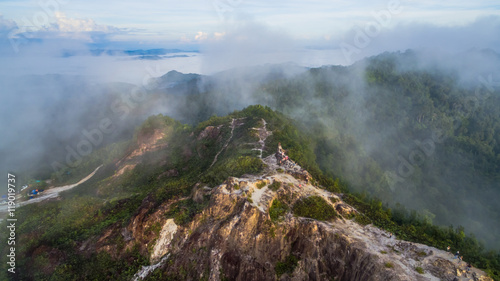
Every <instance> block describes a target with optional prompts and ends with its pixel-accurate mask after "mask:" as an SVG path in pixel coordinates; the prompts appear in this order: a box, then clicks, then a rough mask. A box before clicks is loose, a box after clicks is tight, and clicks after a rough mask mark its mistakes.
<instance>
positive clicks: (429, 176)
mask: <svg viewBox="0 0 500 281" xmlns="http://www.w3.org/2000/svg"><path fill="white" fill-rule="evenodd" d="M471 60H472V61H473V60H478V64H479V65H480V64H481V63H480V62H481V61H487V62H488V63H489V65H493V67H492V68H489V69H488V71H484V70H480V68H478V69H470V68H464V67H463V65H468V64H469V63H470V61H471ZM446 62H450V63H449V64H447V63H446ZM451 62H453V63H451ZM460 62H462V63H463V65H460ZM493 70H496V71H497V72H494V71H493ZM499 70H500V57H499V55H498V54H496V53H493V52H490V51H470V52H468V53H464V54H460V56H458V57H453V58H451V59H449V60H445V59H443V60H441V61H440V60H435V61H433V60H432V59H425V56H422V55H421V54H419V53H416V52H413V51H407V52H405V53H385V54H382V55H379V56H375V57H371V58H368V59H365V60H363V61H360V62H358V63H355V64H354V65H351V66H348V67H343V66H325V67H321V68H313V69H303V68H300V67H297V66H290V65H284V66H263V67H253V68H247V69H237V70H231V71H227V72H222V73H219V74H216V75H213V76H201V75H195V74H189V75H184V74H181V73H178V72H172V73H168V74H166V75H165V76H163V77H160V78H157V79H155V80H154V81H151V84H150V85H148V87H146V89H147V93H148V96H147V99H146V100H145V101H142V102H141V103H138V104H137V106H133V107H129V108H128V112H126V114H125V111H124V110H122V111H120V110H119V109H120V106H119V105H118V106H116V105H115V107H113V105H112V104H113V102H114V101H115V100H116V98H117V97H121V96H124V95H128V94H129V93H130V89H131V88H132V87H133V86H132V85H127V84H109V85H105V86H102V87H101V88H99V91H103V92H105V93H108V95H93V96H92V100H91V101H92V105H93V106H92V110H93V112H95V114H93V115H82V116H81V118H79V119H78V121H79V123H78V124H81V125H82V126H81V127H79V128H77V129H74V131H73V133H71V131H70V130H66V131H65V134H66V135H65V138H63V139H61V138H59V139H57V140H58V141H57V142H55V141H53V139H51V138H58V137H57V134H52V135H50V136H48V137H47V136H45V135H42V136H41V137H40V139H41V140H42V141H43V143H44V144H46V146H44V147H45V148H50V150H51V151H55V153H51V154H50V156H47V154H44V157H43V159H44V160H43V161H40V163H41V165H40V166H41V167H42V170H43V173H39V174H38V176H40V177H42V176H48V174H50V173H52V172H53V170H52V169H51V167H50V163H52V162H53V161H54V160H58V161H60V162H61V163H64V156H65V155H66V151H65V150H64V149H62V150H61V149H60V147H57V148H55V147H54V143H64V144H66V143H72V142H76V141H78V139H79V138H81V136H80V131H81V129H82V128H89V127H90V126H88V124H95V123H96V122H98V120H99V119H101V118H102V117H105V116H108V117H110V118H111V119H112V120H113V121H114V124H115V125H116V131H115V133H114V134H113V136H112V138H111V137H108V138H106V140H105V141H104V142H103V144H105V143H106V142H107V143H112V142H114V141H120V140H127V139H129V138H130V137H131V136H132V130H131V128H133V127H134V126H136V125H138V124H140V122H142V121H143V120H144V119H145V118H146V117H147V116H148V115H151V114H152V113H159V112H161V113H163V114H165V115H168V116H171V117H173V118H175V119H177V120H180V121H181V122H182V123H186V124H190V125H194V126H196V125H198V124H199V123H200V122H203V121H205V120H207V119H209V118H210V117H211V116H214V115H217V116H223V115H225V114H228V113H230V112H232V111H233V110H240V109H242V108H244V107H246V106H248V105H251V104H261V105H267V106H269V107H271V108H272V109H275V110H277V111H279V112H282V113H283V114H285V116H288V117H290V118H292V119H293V120H295V122H296V125H297V128H298V129H299V131H300V132H301V133H303V134H304V135H305V136H307V140H306V142H307V143H308V145H309V146H310V147H311V153H314V155H311V156H307V157H313V156H314V158H315V161H314V163H315V164H317V165H318V167H319V168H320V169H321V171H322V173H325V174H326V175H328V176H331V177H333V178H338V179H339V180H340V182H341V183H342V184H340V185H342V186H344V187H346V186H348V187H349V189H350V190H351V191H355V192H359V193H363V194H364V195H362V196H367V195H370V196H374V197H376V198H379V199H380V200H382V202H384V203H385V204H388V205H389V206H390V207H391V208H392V212H393V214H394V216H395V217H397V214H398V213H406V210H418V211H419V215H418V216H420V218H421V219H423V220H425V221H427V222H433V223H436V224H440V225H444V226H449V225H454V226H459V225H461V226H464V227H465V231H466V232H468V233H469V232H470V233H474V234H475V236H476V237H477V238H478V239H479V240H481V241H484V242H486V247H487V248H489V249H498V248H500V244H499V243H500V242H498V239H497V238H498V237H500V223H499V221H500V205H498V203H497V202H496V201H497V199H498V198H500V186H499V185H500V113H499V110H498V108H500V96H499V95H500V92H499V89H498V87H497V86H495V85H496V84H494V83H493V84H492V83H489V84H488V81H490V82H491V77H492V76H493V81H495V77H498V73H500V72H498V71H499ZM488 77H490V78H488ZM58 79H59V78H58ZM485 81H486V83H485ZM90 90H93V89H90ZM75 99H77V98H76V97H74V98H72V99H67V100H65V101H59V102H56V103H55V105H54V104H53V105H48V106H49V108H56V107H58V108H61V107H64V106H65V104H64V103H67V104H71V105H72V106H75V107H76V105H77V104H78V103H77V102H76V101H75ZM78 99H82V98H81V97H79V98H78ZM98 99H102V102H97V101H96V100H98ZM89 100H90V99H89ZM79 102H81V100H80V101H79ZM85 126H87V127H85ZM103 144H102V145H103ZM119 146H120V144H115V145H114V148H113V147H111V148H109V147H108V148H106V149H107V150H109V151H110V153H116V155H118V154H119V153H118V151H121V150H120V149H121V148H120V147H119ZM122 146H126V144H122ZM96 149H97V148H96ZM113 149H114V150H113ZM113 151H114V152H113ZM50 157H52V158H50ZM54 158H55V159H54ZM101 160H102V159H101ZM101 160H95V163H92V165H90V164H89V165H87V166H85V165H81V166H78V167H77V168H71V167H68V171H66V173H65V177H63V178H62V180H63V181H68V180H70V179H77V177H78V176H81V175H85V174H86V173H88V172H89V171H91V170H92V169H93V168H95V166H97V165H95V166H93V164H97V163H98V162H99V161H101ZM33 161H35V160H33ZM109 161H111V160H109ZM35 162H36V161H35ZM37 163H38V162H37ZM86 163H89V162H86ZM247 164H248V165H252V164H251V163H247ZM218 180H219V179H214V182H215V181H218ZM414 215H415V214H414ZM415 216H417V215H415ZM401 219H402V218H401Z"/></svg>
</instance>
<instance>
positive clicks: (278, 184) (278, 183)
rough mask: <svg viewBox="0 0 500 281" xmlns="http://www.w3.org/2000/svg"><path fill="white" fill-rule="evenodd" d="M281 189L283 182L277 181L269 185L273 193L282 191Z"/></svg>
mask: <svg viewBox="0 0 500 281" xmlns="http://www.w3.org/2000/svg"><path fill="white" fill-rule="evenodd" d="M280 187H281V182H280V181H276V180H275V181H274V182H273V183H272V184H271V185H269V189H271V190H272V191H276V190H278V189H280Z"/></svg>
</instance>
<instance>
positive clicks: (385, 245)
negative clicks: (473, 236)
mask: <svg viewBox="0 0 500 281" xmlns="http://www.w3.org/2000/svg"><path fill="white" fill-rule="evenodd" d="M237 122H238V119H233V120H232V122H231V128H232V129H233V130H234V127H236V126H237V125H238V124H237ZM262 124H263V126H265V124H266V123H265V121H263V122H262ZM207 128H208V127H207ZM252 129H253V130H255V131H257V132H258V133H259V143H260V141H262V143H260V144H261V145H262V146H260V147H262V148H263V143H264V141H265V137H267V136H269V135H270V133H267V132H266V128H265V127H263V128H260V129H256V128H252ZM218 130H220V128H219V127H212V128H210V129H205V130H203V131H202V132H201V133H200V135H199V136H198V138H207V137H218V135H219V134H220V131H219V132H217V131H218ZM261 136H263V137H261ZM231 137H232V134H230V137H229V138H228V139H226V140H225V141H226V144H227V143H228V142H229V141H230V140H231ZM224 148H225V147H223V149H224ZM262 148H261V149H262ZM221 151H222V150H221ZM216 159H217V158H215V159H214V161H216ZM262 160H263V161H264V162H265V164H266V168H265V170H264V172H263V173H262V174H261V175H244V176H242V177H239V178H237V177H230V178H228V179H227V180H226V181H225V182H224V183H222V184H221V185H219V186H217V187H214V188H208V187H206V186H203V185H202V184H200V183H198V184H196V185H195V186H194V187H193V190H192V192H191V195H190V199H192V200H193V201H194V202H197V203H199V204H202V203H203V204H206V202H207V201H204V200H205V199H204V198H205V197H206V195H210V201H209V202H208V206H207V207H206V208H205V209H203V211H201V212H200V213H198V214H197V215H196V216H195V217H194V219H193V220H192V221H191V222H189V223H188V224H186V225H177V224H176V223H175V221H174V220H173V219H172V218H167V217H166V216H165V214H166V213H168V211H169V210H170V209H171V207H172V205H173V204H174V203H175V202H178V201H180V200H184V199H186V198H173V199H170V200H168V201H166V202H163V203H162V204H161V205H160V206H156V205H155V204H154V203H153V200H151V198H148V197H147V198H145V199H144V200H143V202H142V204H141V206H140V208H139V209H138V210H137V211H136V213H135V214H134V216H133V218H132V219H131V221H130V223H129V224H128V225H127V226H126V227H123V226H121V225H116V226H113V227H111V228H109V229H108V230H107V231H106V232H105V233H104V235H103V236H101V237H100V238H99V239H98V242H97V244H95V243H94V244H92V243H88V244H89V245H85V247H86V248H87V250H95V251H97V252H99V251H108V252H110V253H111V254H112V255H113V256H114V257H119V256H120V255H121V254H122V253H124V252H125V251H126V250H127V249H130V248H131V247H132V246H134V245H138V247H139V249H140V252H141V253H142V254H143V255H146V256H148V257H150V261H151V265H150V266H148V267H143V268H142V269H141V271H140V272H138V273H137V274H136V276H135V278H136V280H141V279H142V278H144V277H146V276H147V275H148V274H150V273H151V272H152V271H154V270H159V271H162V275H163V276H170V277H172V279H178V280H213V281H216V280H245V281H247V280H248V281H252V280H255V281H257V280H282V281H285V280H297V281H298V280H346V281H351V280H352V281H355V280H360V281H361V280H362V281H371V280H373V281H375V280H397V281H400V280H408V281H410V280H411V281H413V280H436V281H437V280H453V279H454V278H458V279H459V280H483V281H486V280H491V279H488V278H487V277H485V274H484V272H481V271H480V270H478V269H473V270H472V272H471V274H470V276H468V277H469V278H473V274H474V275H475V276H476V278H475V279H466V277H465V271H464V269H465V264H464V263H462V264H459V263H458V262H457V261H453V260H452V259H451V258H452V257H450V255H449V254H448V253H446V252H444V251H441V250H438V249H435V248H432V247H428V246H426V245H421V244H417V243H410V242H406V241H401V240H398V239H396V238H394V237H391V236H390V235H389V234H388V233H387V232H385V231H383V230H381V229H378V228H376V227H373V226H371V225H367V226H362V225H359V224H357V223H356V222H354V221H353V220H351V219H350V218H351V217H352V215H353V214H355V213H357V211H356V210H355V208H353V207H352V206H350V205H348V204H346V203H345V202H343V201H342V200H341V197H340V196H339V195H337V194H332V193H330V192H328V191H326V190H324V189H321V188H319V187H318V186H315V185H314V184H315V181H314V180H312V178H311V175H310V174H309V173H308V172H307V171H305V170H304V169H302V168H301V167H300V166H298V165H297V164H295V163H293V161H291V160H287V161H289V163H288V164H287V165H282V166H280V165H278V161H277V159H276V157H275V156H274V155H271V156H268V157H265V158H263V159H262ZM165 173H167V174H169V176H173V175H174V174H175V173H173V172H169V171H166V172H165ZM167 174H165V176H167ZM274 182H279V183H280V184H279V186H277V187H276V186H274V187H272V188H271V184H272V183H274ZM309 196H319V197H321V198H323V199H324V200H325V202H327V204H329V205H331V206H332V207H333V208H334V209H335V210H336V211H337V212H338V213H339V215H340V216H339V217H338V218H337V219H335V220H332V221H318V220H314V219H309V218H303V217H297V216H294V215H293V214H292V213H291V212H288V213H286V214H285V215H284V217H283V218H282V220H281V221H272V220H271V217H270V215H269V209H270V208H271V206H272V203H273V201H274V200H280V201H282V202H285V203H286V204H288V205H289V206H290V207H291V206H293V204H294V203H295V202H296V201H297V200H300V199H301V198H304V197H309ZM155 227H156V228H157V229H158V231H157V232H155V231H152V229H154V228H155ZM116 237H122V239H123V240H124V246H123V247H122V248H121V249H119V248H117V247H116V246H114V245H113V241H115V240H116ZM291 256H293V257H295V259H296V261H297V263H296V264H292V265H288V268H287V269H288V270H285V271H280V272H277V271H276V268H277V266H278V265H279V263H283V264H286V261H287V259H288V258H289V257H291ZM417 268H418V269H419V271H423V273H422V272H420V273H419V272H418V271H417ZM278 273H281V274H279V275H278Z"/></svg>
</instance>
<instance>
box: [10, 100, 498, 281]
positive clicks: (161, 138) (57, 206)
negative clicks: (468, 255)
mask: <svg viewBox="0 0 500 281" xmlns="http://www.w3.org/2000/svg"><path fill="white" fill-rule="evenodd" d="M279 142H281V145H282V146H283V148H285V149H286V150H287V155H288V156H289V157H290V159H293V160H295V161H297V162H292V161H287V162H286V164H285V165H282V166H278V165H277V159H276V156H275V152H276V147H278V143H279ZM106 151H107V150H105V151H99V152H96V153H97V154H100V156H101V159H107V158H109V157H111V160H108V161H107V162H105V163H108V164H106V165H105V166H103V167H102V168H101V169H99V170H98V171H97V172H96V174H95V175H94V176H93V177H92V178H90V179H89V180H88V181H86V182H85V183H83V184H81V185H79V186H77V187H75V188H74V189H72V190H69V191H66V192H63V193H61V195H60V198H59V199H57V200H52V201H48V202H42V203H37V204H31V205H28V206H24V207H23V208H21V209H19V210H18V214H17V215H18V218H19V220H20V221H22V224H21V225H20V226H19V229H18V230H17V231H18V232H17V234H18V237H19V245H20V247H19V249H18V251H19V252H18V256H19V260H18V267H19V268H22V269H23V270H22V271H21V270H20V271H18V273H17V274H18V275H16V278H17V280H130V279H136V278H139V279H141V278H143V277H144V278H146V279H148V278H149V280H277V279H279V280H438V279H444V280H453V278H454V277H456V276H457V275H462V274H463V271H462V270H463V269H464V264H463V263H462V265H461V269H459V270H458V271H457V270H456V269H457V266H456V265H454V264H453V263H450V262H449V261H448V260H449V256H448V257H446V256H445V255H444V253H443V252H442V251H440V250H437V249H434V248H430V247H427V246H423V245H420V244H412V243H408V242H404V241H398V240H396V239H389V238H388V237H387V232H385V231H383V230H380V229H378V228H375V227H373V226H371V225H366V226H363V225H362V224H360V223H363V224H366V222H367V220H368V221H369V220H370V218H367V217H366V216H365V215H364V214H362V213H360V212H358V211H357V210H355V209H354V208H353V207H351V206H350V205H349V204H347V203H346V200H345V199H350V198H351V197H350V195H349V196H348V195H346V194H344V195H342V194H340V193H339V189H338V186H337V185H338V183H336V182H335V181H333V180H331V179H328V178H327V177H325V176H324V175H323V174H322V173H321V171H320V170H319V169H318V168H317V166H315V158H314V157H313V155H314V153H313V151H312V148H311V147H310V146H309V144H308V142H307V137H306V136H305V135H304V134H303V133H301V132H300V131H298V130H297V129H296V127H295V126H294V124H293V121H291V120H289V119H287V118H285V117H284V116H283V115H281V114H279V113H276V112H273V111H272V110H270V109H269V108H265V107H262V106H252V107H249V108H247V109H245V110H243V111H241V112H234V113H232V114H230V115H229V116H225V117H213V118H211V119H210V120H208V121H206V122H203V123H201V124H199V126H197V127H196V128H191V127H189V126H186V125H183V124H181V123H179V122H177V121H175V120H173V119H170V118H168V117H164V116H161V115H159V116H154V117H151V118H149V119H148V120H147V121H146V122H145V123H144V124H143V125H142V126H141V127H140V128H138V130H137V132H136V134H135V137H134V139H133V140H132V141H131V143H130V145H129V147H128V149H126V150H124V152H123V153H122V154H121V157H116V156H115V154H114V153H111V152H106ZM108 154H109V155H108ZM92 159H94V158H93V157H91V156H89V159H88V160H87V161H93V160H92ZM297 163H298V164H297ZM299 164H300V165H299ZM304 168H307V171H306V169H304ZM320 187H321V188H320ZM40 222H43V223H40ZM374 223H375V222H374ZM399 231H400V230H399V229H398V232H397V233H399ZM401 233H404V232H401ZM2 256H3V257H5V255H2ZM4 264H5V263H4ZM143 266H146V267H143ZM417 267H421V269H422V270H423V271H424V274H420V273H418V272H417V271H416V268H417ZM473 271H474V272H475V273H476V275H477V276H483V275H484V273H483V272H481V271H479V270H477V269H474V270H473ZM4 272H6V271H4ZM433 276H434V277H433ZM335 278H336V279H335ZM481 278H482V280H488V279H486V278H485V277H481Z"/></svg>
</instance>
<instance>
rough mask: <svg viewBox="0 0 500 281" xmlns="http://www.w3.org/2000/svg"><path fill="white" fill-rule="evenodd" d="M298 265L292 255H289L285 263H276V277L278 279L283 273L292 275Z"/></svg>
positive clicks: (296, 259) (297, 261)
mask: <svg viewBox="0 0 500 281" xmlns="http://www.w3.org/2000/svg"><path fill="white" fill-rule="evenodd" d="M298 264H299V259H298V258H297V257H296V256H294V255H289V256H288V257H286V259H285V261H282V262H281V261H279V262H277V263H276V266H275V267H274V270H275V271H276V274H277V275H278V278H279V277H280V276H281V275H283V274H285V273H288V274H290V273H292V272H293V271H294V270H295V268H296V267H297V265H298Z"/></svg>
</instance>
